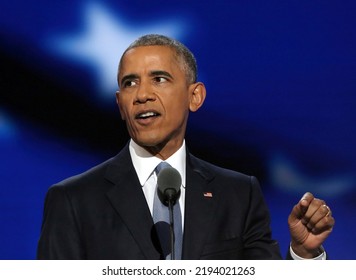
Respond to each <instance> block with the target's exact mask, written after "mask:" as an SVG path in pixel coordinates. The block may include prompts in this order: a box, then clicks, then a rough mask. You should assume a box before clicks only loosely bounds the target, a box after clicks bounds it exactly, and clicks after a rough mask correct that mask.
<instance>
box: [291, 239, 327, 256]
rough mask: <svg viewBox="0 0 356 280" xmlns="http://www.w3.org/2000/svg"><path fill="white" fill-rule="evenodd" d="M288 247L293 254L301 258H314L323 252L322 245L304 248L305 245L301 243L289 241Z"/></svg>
mask: <svg viewBox="0 0 356 280" xmlns="http://www.w3.org/2000/svg"><path fill="white" fill-rule="evenodd" d="M290 248H291V250H292V251H293V253H294V254H295V255H297V256H299V257H300V258H302V259H314V258H317V257H319V256H320V255H322V254H323V253H324V252H325V251H324V248H323V246H320V247H318V248H315V249H307V248H305V246H303V245H301V244H295V243H293V242H291V244H290Z"/></svg>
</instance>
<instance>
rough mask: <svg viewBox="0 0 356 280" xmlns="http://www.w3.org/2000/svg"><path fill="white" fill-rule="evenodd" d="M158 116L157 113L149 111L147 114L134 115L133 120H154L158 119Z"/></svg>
mask: <svg viewBox="0 0 356 280" xmlns="http://www.w3.org/2000/svg"><path fill="white" fill-rule="evenodd" d="M158 116H160V114H159V113H157V112H154V111H149V112H143V113H139V114H137V115H136V117H135V118H136V119H141V120H144V119H148V118H154V117H158Z"/></svg>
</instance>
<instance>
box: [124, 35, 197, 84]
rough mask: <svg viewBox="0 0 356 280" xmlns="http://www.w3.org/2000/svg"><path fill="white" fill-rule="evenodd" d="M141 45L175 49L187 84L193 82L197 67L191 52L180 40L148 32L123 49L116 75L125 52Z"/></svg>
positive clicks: (195, 77) (195, 79) (195, 78)
mask: <svg viewBox="0 0 356 280" xmlns="http://www.w3.org/2000/svg"><path fill="white" fill-rule="evenodd" d="M143 46H167V47H170V48H172V49H173V50H174V51H175V53H176V55H177V57H178V59H180V60H181V62H182V66H183V70H184V71H185V75H186V79H187V82H188V83H189V84H193V83H195V82H196V81H197V76H198V74H197V72H198V67H197V62H196V59H195V57H194V55H193V53H192V52H191V51H190V50H189V49H188V48H187V47H186V46H185V45H184V44H182V43H181V42H179V41H177V40H175V39H172V38H169V37H167V36H164V35H159V34H148V35H144V36H141V37H139V38H138V39H137V40H135V41H134V42H133V43H132V44H131V45H129V47H128V48H127V49H126V50H125V51H124V53H123V55H122V56H121V59H120V63H119V69H118V76H119V72H120V69H121V63H122V59H123V57H124V55H125V54H126V52H128V51H129V50H131V49H133V48H137V47H143Z"/></svg>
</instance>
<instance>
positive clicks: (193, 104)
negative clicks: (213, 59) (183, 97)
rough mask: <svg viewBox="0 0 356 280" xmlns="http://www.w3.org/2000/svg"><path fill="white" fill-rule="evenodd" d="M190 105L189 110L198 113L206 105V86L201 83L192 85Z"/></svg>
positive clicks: (190, 88) (190, 87)
mask: <svg viewBox="0 0 356 280" xmlns="http://www.w3.org/2000/svg"><path fill="white" fill-rule="evenodd" d="M189 92H190V103H189V110H190V111H191V112H196V111H197V110H198V109H199V108H200V107H201V106H202V105H203V103H204V100H205V97H206V88H205V85H204V84H203V83H201V82H198V83H194V84H191V85H190V86H189Z"/></svg>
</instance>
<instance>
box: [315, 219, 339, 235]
mask: <svg viewBox="0 0 356 280" xmlns="http://www.w3.org/2000/svg"><path fill="white" fill-rule="evenodd" d="M334 225H335V219H334V218H333V217H332V216H324V217H323V218H322V219H320V220H319V222H318V223H316V224H315V225H314V227H313V229H312V230H311V232H312V233H313V234H321V233H323V232H326V231H329V232H331V231H332V230H333V227H334Z"/></svg>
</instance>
